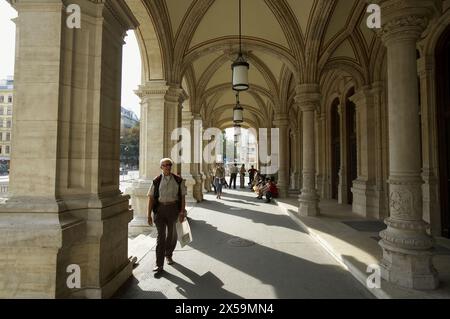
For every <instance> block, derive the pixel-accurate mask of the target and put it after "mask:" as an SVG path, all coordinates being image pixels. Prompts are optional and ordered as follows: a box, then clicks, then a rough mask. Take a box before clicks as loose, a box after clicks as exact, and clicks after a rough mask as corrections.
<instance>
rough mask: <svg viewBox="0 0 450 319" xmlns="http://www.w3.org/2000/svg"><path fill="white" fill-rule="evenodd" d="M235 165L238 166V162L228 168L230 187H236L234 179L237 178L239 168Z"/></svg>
mask: <svg viewBox="0 0 450 319" xmlns="http://www.w3.org/2000/svg"><path fill="white" fill-rule="evenodd" d="M237 166H238V164H234V165H233V166H232V167H231V168H230V173H231V177H230V188H231V187H233V189H236V179H237V174H238V173H239V168H238V167H237Z"/></svg>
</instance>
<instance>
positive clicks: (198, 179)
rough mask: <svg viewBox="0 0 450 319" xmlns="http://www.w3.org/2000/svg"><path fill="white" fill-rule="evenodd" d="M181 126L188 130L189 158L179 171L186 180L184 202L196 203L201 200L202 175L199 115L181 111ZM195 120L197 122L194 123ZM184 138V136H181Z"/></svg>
mask: <svg viewBox="0 0 450 319" xmlns="http://www.w3.org/2000/svg"><path fill="white" fill-rule="evenodd" d="M182 118H183V119H182V122H183V128H184V129H187V130H189V132H190V141H189V145H190V147H191V149H190V153H191V156H190V159H189V162H188V163H182V165H181V172H182V174H181V175H182V177H183V179H185V180H186V187H187V195H186V202H191V203H197V202H201V201H202V200H203V192H202V175H201V173H200V167H199V161H200V159H201V149H200V143H201V140H200V139H201V126H199V125H198V124H199V123H198V122H199V121H200V123H201V116H200V115H199V114H195V115H194V114H192V112H188V111H186V112H185V111H183V115H182ZM195 121H197V124H196V123H195ZM183 138H184V136H183Z"/></svg>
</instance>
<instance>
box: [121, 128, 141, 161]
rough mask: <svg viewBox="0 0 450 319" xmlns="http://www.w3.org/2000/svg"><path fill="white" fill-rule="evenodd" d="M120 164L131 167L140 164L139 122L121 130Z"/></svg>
mask: <svg viewBox="0 0 450 319" xmlns="http://www.w3.org/2000/svg"><path fill="white" fill-rule="evenodd" d="M120 164H121V166H122V167H126V168H130V169H133V168H137V167H138V166H139V123H138V124H136V125H135V126H134V127H132V128H124V129H123V130H122V131H121V135H120Z"/></svg>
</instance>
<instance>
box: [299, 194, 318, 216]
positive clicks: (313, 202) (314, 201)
mask: <svg viewBox="0 0 450 319" xmlns="http://www.w3.org/2000/svg"><path fill="white" fill-rule="evenodd" d="M299 202H300V206H299V208H298V213H299V215H300V216H303V217H315V216H318V215H319V214H320V209H319V196H317V195H316V194H304V193H302V194H301V195H300V196H299Z"/></svg>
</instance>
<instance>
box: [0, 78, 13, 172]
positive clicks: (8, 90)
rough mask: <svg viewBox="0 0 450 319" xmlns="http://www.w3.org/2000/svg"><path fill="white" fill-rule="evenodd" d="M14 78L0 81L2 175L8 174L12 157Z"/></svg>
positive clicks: (0, 162) (0, 159)
mask: <svg viewBox="0 0 450 319" xmlns="http://www.w3.org/2000/svg"><path fill="white" fill-rule="evenodd" d="M13 93H14V78H13V77H12V76H10V77H8V78H7V79H3V80H0V174H7V173H8V171H9V162H10V156H11V132H12V112H13V100H14V97H13Z"/></svg>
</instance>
